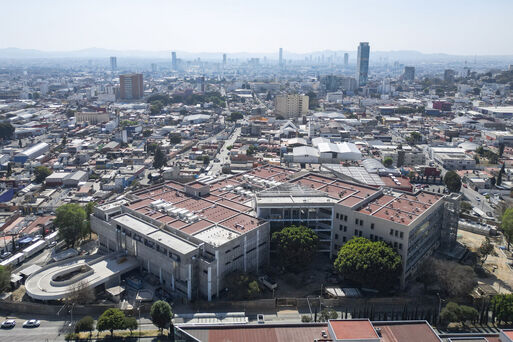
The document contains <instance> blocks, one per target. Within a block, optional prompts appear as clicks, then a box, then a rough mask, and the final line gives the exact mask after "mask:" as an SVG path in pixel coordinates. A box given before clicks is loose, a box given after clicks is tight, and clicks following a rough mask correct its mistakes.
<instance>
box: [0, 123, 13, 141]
mask: <svg viewBox="0 0 513 342" xmlns="http://www.w3.org/2000/svg"><path fill="white" fill-rule="evenodd" d="M14 129H15V128H14V126H13V125H11V123H10V122H5V121H4V122H0V139H2V140H3V139H11V138H12V136H13V134H14Z"/></svg>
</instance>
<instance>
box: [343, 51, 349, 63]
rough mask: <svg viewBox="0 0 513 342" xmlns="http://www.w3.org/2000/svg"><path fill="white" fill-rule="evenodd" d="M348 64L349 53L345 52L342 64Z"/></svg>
mask: <svg viewBox="0 0 513 342" xmlns="http://www.w3.org/2000/svg"><path fill="white" fill-rule="evenodd" d="M348 64H349V54H348V53H347V52H346V53H345V54H344V65H345V66H347V65H348Z"/></svg>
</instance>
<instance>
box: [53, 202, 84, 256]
mask: <svg viewBox="0 0 513 342" xmlns="http://www.w3.org/2000/svg"><path fill="white" fill-rule="evenodd" d="M55 213H56V217H55V220H54V224H55V226H56V227H57V229H58V230H59V236H60V237H61V238H62V239H64V241H66V243H67V244H68V245H71V246H75V243H76V242H77V241H78V240H80V239H81V238H82V237H83V236H84V235H85V233H87V231H86V229H87V226H86V211H85V209H84V208H83V207H81V206H80V205H78V204H75V203H68V204H64V205H62V206H60V207H59V208H57V210H56V211H55Z"/></svg>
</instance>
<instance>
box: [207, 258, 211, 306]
mask: <svg viewBox="0 0 513 342" xmlns="http://www.w3.org/2000/svg"><path fill="white" fill-rule="evenodd" d="M207 281H208V282H207V283H208V287H207V292H208V301H209V302H210V301H212V267H210V266H208V274H207Z"/></svg>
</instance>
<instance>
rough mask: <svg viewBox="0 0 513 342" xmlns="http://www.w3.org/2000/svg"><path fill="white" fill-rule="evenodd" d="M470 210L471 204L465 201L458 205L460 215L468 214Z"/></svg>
mask: <svg viewBox="0 0 513 342" xmlns="http://www.w3.org/2000/svg"><path fill="white" fill-rule="evenodd" d="M471 210H472V204H470V202H467V201H461V203H460V212H461V213H468V212H470V211H471Z"/></svg>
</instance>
